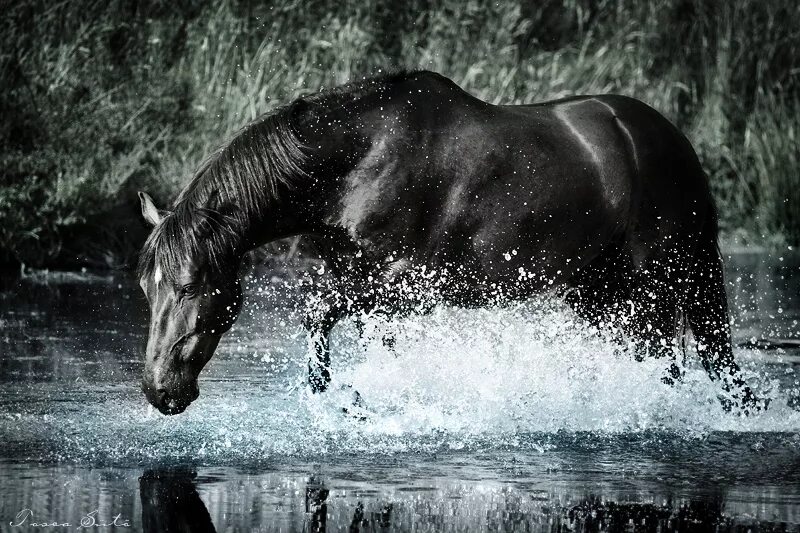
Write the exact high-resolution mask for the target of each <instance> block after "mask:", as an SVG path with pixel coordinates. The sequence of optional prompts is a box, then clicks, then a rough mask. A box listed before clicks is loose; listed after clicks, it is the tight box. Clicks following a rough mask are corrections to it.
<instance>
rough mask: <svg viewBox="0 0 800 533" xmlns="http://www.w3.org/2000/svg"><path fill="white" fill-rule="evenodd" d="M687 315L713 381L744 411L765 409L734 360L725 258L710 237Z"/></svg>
mask: <svg viewBox="0 0 800 533" xmlns="http://www.w3.org/2000/svg"><path fill="white" fill-rule="evenodd" d="M687 316H688V319H689V326H690V328H691V330H692V334H693V335H694V338H695V341H696V342H697V353H698V355H699V356H700V359H701V360H702V362H703V367H704V368H705V370H706V372H708V375H709V376H710V377H711V379H712V380H717V379H722V380H723V386H724V388H725V389H726V390H728V391H732V392H733V397H734V402H735V403H737V404H738V405H737V406H738V407H740V408H742V409H743V410H745V411H750V410H753V409H762V408H764V407H765V405H764V404H763V402H762V401H761V400H759V399H758V398H756V396H755V395H754V394H753V392H752V391H751V390H750V388H749V387H748V386H747V385H746V384H745V382H744V380H743V379H742V377H741V373H740V369H739V365H738V364H737V363H736V361H735V360H734V357H733V348H732V346H731V331H730V325H729V322H728V299H727V295H726V294H725V284H724V279H723V271H722V258H721V257H720V254H719V249H718V248H717V244H716V242H715V238H713V237H711V236H708V235H705V236H702V237H701V242H700V244H699V246H698V249H697V251H696V254H695V265H694V271H693V272H692V275H691V278H690V289H689V294H688V301H687ZM726 407H727V408H730V407H732V406H731V405H726Z"/></svg>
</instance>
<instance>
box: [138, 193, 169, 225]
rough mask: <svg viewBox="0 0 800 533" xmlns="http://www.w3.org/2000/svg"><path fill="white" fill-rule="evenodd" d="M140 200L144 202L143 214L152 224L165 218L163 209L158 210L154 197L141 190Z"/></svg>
mask: <svg viewBox="0 0 800 533" xmlns="http://www.w3.org/2000/svg"><path fill="white" fill-rule="evenodd" d="M139 201H140V202H141V203H142V216H143V217H144V219H145V221H147V223H148V224H150V225H151V226H155V225H157V224H158V223H159V222H161V219H162V218H164V217H163V214H162V212H161V211H159V210H158V208H157V207H156V204H154V203H153V199H152V198H150V195H149V194H147V193H146V192H142V191H139Z"/></svg>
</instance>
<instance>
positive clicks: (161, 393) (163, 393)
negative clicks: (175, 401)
mask: <svg viewBox="0 0 800 533" xmlns="http://www.w3.org/2000/svg"><path fill="white" fill-rule="evenodd" d="M156 398H158V403H159V404H161V405H164V404H165V403H167V401H168V400H169V394H167V389H156Z"/></svg>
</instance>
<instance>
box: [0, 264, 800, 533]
mask: <svg viewBox="0 0 800 533" xmlns="http://www.w3.org/2000/svg"><path fill="white" fill-rule="evenodd" d="M798 265H800V261H799V260H798V257H797V255H792V254H790V253H787V254H785V256H783V257H782V256H781V255H780V254H772V255H766V254H763V253H739V254H736V255H735V256H734V257H732V259H731V260H729V261H728V270H729V272H728V282H729V293H730V295H731V304H732V307H733V312H734V319H735V323H734V332H735V337H736V338H735V340H736V342H737V344H742V345H751V346H756V348H747V347H739V348H737V350H736V353H737V357H738V358H739V359H740V360H741V362H742V364H743V366H744V367H745V369H746V372H747V373H748V375H749V376H750V379H751V381H752V383H753V384H754V385H755V386H757V387H758V390H759V391H760V393H761V394H763V395H765V396H769V397H771V398H772V403H771V406H770V409H769V411H767V412H766V413H763V414H760V415H757V416H753V417H749V418H744V417H740V416H737V415H736V414H732V413H725V412H724V411H722V409H721V407H720V404H719V401H718V398H717V397H718V395H719V393H720V391H719V389H718V387H717V386H716V385H715V384H713V383H711V382H710V381H709V380H708V378H707V377H706V376H705V374H704V373H703V371H702V369H700V368H699V366H698V364H697V361H696V360H695V358H694V356H693V354H692V353H691V352H690V353H689V354H688V357H687V361H686V375H685V378H684V380H683V382H681V383H680V384H678V385H677V386H675V387H668V386H666V385H663V384H662V383H661V380H660V378H661V376H662V375H663V372H664V368H663V367H664V364H663V361H655V360H648V361H645V362H641V363H638V362H636V361H634V360H633V359H632V357H631V356H630V355H629V354H627V353H625V352H624V351H621V350H619V349H617V348H616V347H615V346H614V345H612V344H610V343H608V342H605V341H603V340H601V339H599V338H598V337H597V336H596V335H595V334H594V333H593V332H592V331H590V330H589V329H588V328H586V327H585V326H583V325H582V324H581V323H580V322H579V321H577V320H576V319H575V318H574V316H572V314H571V313H570V311H569V310H568V309H566V308H565V307H564V306H563V305H562V304H560V303H559V302H557V301H553V300H552V299H551V298H547V297H545V298H540V299H538V300H534V301H531V302H526V303H525V304H520V305H514V306H511V307H509V308H503V309H488V310H458V309H436V310H434V312H433V313H431V314H430V315H428V316H424V317H411V318H408V319H404V320H402V321H397V322H392V323H386V322H384V321H381V320H380V319H379V318H371V319H368V320H367V321H366V327H365V328H364V334H363V336H359V335H358V329H357V328H356V327H355V325H354V324H352V323H349V322H347V323H343V324H341V325H340V326H339V327H337V329H336V330H335V334H334V339H333V345H334V352H333V359H334V383H333V388H332V389H333V390H332V391H331V392H330V393H328V394H325V395H323V396H313V395H310V394H308V393H307V392H306V391H305V389H304V387H303V377H304V372H305V356H304V354H305V338H304V335H303V334H302V331H301V329H300V315H299V308H300V305H299V303H298V302H300V301H301V298H302V291H301V290H300V289H297V288H295V286H294V284H293V283H286V279H285V277H283V278H279V277H273V276H270V275H266V276H258V277H255V278H253V279H252V280H250V281H249V282H248V287H247V301H246V304H245V306H246V307H245V311H244V312H243V314H242V316H241V317H240V319H239V321H238V322H237V324H236V326H235V327H234V329H233V330H232V331H231V332H230V334H229V335H228V336H227V337H226V338H225V339H224V341H223V343H222V344H221V345H220V348H219V350H218V352H217V355H215V357H214V359H213V360H212V362H211V363H210V364H209V366H208V367H207V368H206V369H205V370H204V372H203V375H202V377H201V384H200V387H201V396H200V398H199V399H198V400H197V401H196V402H195V403H194V404H192V406H190V407H189V409H188V410H187V411H186V413H184V414H182V415H179V416H176V417H165V416H162V415H160V414H159V413H158V412H156V411H154V410H153V409H151V408H150V407H149V406H148V405H147V404H146V402H145V400H144V397H143V395H142V394H141V392H140V390H139V376H140V374H141V369H142V361H141V359H142V358H141V352H142V350H143V347H144V342H145V337H144V336H145V334H146V327H145V322H146V312H147V310H146V307H145V303H144V299H143V297H142V296H141V295H140V293H139V290H138V287H137V286H136V283H135V281H133V280H130V279H128V278H126V277H124V276H116V277H110V278H101V279H89V280H87V279H82V278H76V279H68V280H61V282H58V283H49V284H47V283H42V282H41V280H36V279H33V280H30V279H29V280H23V281H16V280H15V281H11V280H6V281H5V282H4V283H5V286H4V287H3V290H2V292H0V369H1V370H0V384H1V385H0V387H2V388H0V436H2V443H3V444H2V445H3V448H2V451H0V520H1V521H2V522H0V528H2V529H4V530H6V529H7V530H22V529H24V528H29V527H30V524H31V523H32V522H34V521H37V523H41V522H47V523H52V522H58V523H64V522H69V523H70V524H71V527H74V526H76V525H78V524H80V521H81V519H83V520H84V521H85V523H86V524H88V525H92V523H91V522H90V521H94V525H97V524H100V523H102V524H111V525H106V526H103V527H107V528H111V527H118V528H120V529H123V528H125V527H128V528H131V529H133V530H140V529H145V530H150V531H164V530H168V529H172V530H187V529H188V530H192V531H208V530H210V528H215V529H216V530H217V531H225V530H230V531H239V530H245V531H250V530H256V531H258V530H264V531H269V530H284V531H295V530H296V531H302V530H308V531H312V530H317V531H318V530H321V529H327V530H330V531H337V530H349V531H355V530H362V531H373V530H383V529H387V528H388V529H396V530H405V529H409V528H411V527H412V524H413V525H414V527H415V528H416V529H417V530H421V531H425V530H437V531H438V530H455V531H472V530H497V529H505V530H534V531H538V530H545V531H552V530H559V528H565V527H568V528H572V529H576V530H586V531H594V530H598V529H600V528H601V526H602V527H603V528H605V529H611V530H626V531H627V530H630V531H633V530H641V531H651V530H652V531H655V530H657V529H658V528H660V530H662V531H665V530H666V531H670V530H674V531H686V530H694V531H707V530H709V529H714V528H716V529H717V530H721V531H726V530H740V528H745V529H743V530H746V528H753V530H768V531H773V530H777V531H784V530H786V531H795V530H799V529H800V412H798V409H797V405H798V397H800V382H799V381H798V380H800V376H799V375H798V372H800V350H799V349H797V348H792V347H791V346H792V343H791V342H783V345H784V346H785V347H784V348H781V349H775V346H776V344H777V343H778V341H786V340H792V339H794V340H797V339H798V338H800V326H798V320H799V319H800V316H799V315H800V275H799V274H798ZM387 337H391V338H392V339H393V340H394V343H393V347H387V346H386V345H385V343H384V342H383V339H384V338H387ZM764 338H769V339H771V342H772V344H770V343H764V342H759V340H760V339H764ZM353 388H355V389H357V390H358V391H359V392H360V393H361V394H362V395H363V397H364V399H365V401H366V408H365V409H366V412H365V415H366V420H360V419H356V418H354V417H348V416H346V415H344V414H343V413H342V406H346V405H348V404H349V401H350V395H351V391H352V389H353ZM24 509H30V513H32V515H31V516H28V517H27V518H26V517H25V516H21V517H20V518H16V517H17V513H19V512H20V511H22V510H24ZM93 511H96V514H92V512H93ZM115 517H117V518H116V520H117V521H116V522H114V518H115ZM22 518H25V523H24V524H23V525H21V526H19V527H17V526H13V525H12V524H15V523H17V522H15V520H17V521H21V520H22ZM114 524H115V525H114ZM126 524H127V526H126ZM59 527H61V526H59ZM62 529H63V528H62ZM42 530H53V528H52V527H51V528H44V529H42Z"/></svg>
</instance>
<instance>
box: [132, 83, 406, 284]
mask: <svg viewBox="0 0 800 533" xmlns="http://www.w3.org/2000/svg"><path fill="white" fill-rule="evenodd" d="M411 74H412V73H410V72H405V71H400V72H393V73H389V74H384V75H382V76H378V77H373V78H367V79H364V80H359V81H356V82H353V83H349V84H347V85H343V86H341V87H335V88H331V89H327V90H324V91H320V92H318V93H315V94H311V95H306V96H303V97H301V98H299V99H297V100H295V101H294V102H292V103H291V104H289V105H286V106H282V107H279V108H277V109H275V110H273V111H271V112H269V113H267V114H265V115H262V116H261V117H259V118H257V119H255V120H254V121H252V122H250V123H249V124H247V125H245V126H244V127H243V128H242V129H240V130H239V132H238V133H236V134H235V135H234V136H233V137H232V138H231V139H230V140H229V141H228V142H227V143H225V144H223V145H221V146H220V147H219V148H217V149H216V150H215V151H214V152H212V153H211V154H210V155H209V156H208V157H207V158H206V159H205V161H203V163H202V164H201V165H200V166H199V167H198V169H197V171H196V172H195V173H194V176H193V177H192V179H191V181H190V182H189V183H188V184H187V185H186V187H185V188H184V189H183V190H182V191H181V193H180V194H179V195H178V197H177V199H176V200H175V202H174V204H173V211H172V212H171V213H166V214H165V216H164V217H163V220H162V221H161V222H160V223H159V224H158V225H157V226H156V227H155V228H154V229H153V231H152V232H151V234H150V236H149V237H148V239H147V241H146V242H145V244H144V247H143V248H142V252H141V254H140V256H139V264H138V269H137V270H138V273H139V275H140V276H144V275H149V274H151V273H152V272H153V271H154V270H155V269H156V268H157V267H158V268H159V269H160V270H161V272H162V274H163V275H164V276H165V277H166V278H167V279H170V280H172V281H175V276H176V275H177V274H178V268H179V266H180V265H181V264H182V263H183V262H184V261H185V260H186V259H187V258H190V257H196V256H197V254H198V253H200V252H203V253H204V254H205V256H206V257H207V258H208V261H209V263H211V264H212V265H215V266H220V265H222V264H223V262H224V259H225V255H226V254H229V253H230V252H231V251H232V250H233V249H235V248H237V247H239V246H241V245H242V243H241V238H242V232H243V229H242V228H243V225H244V224H245V223H246V222H247V221H248V220H250V219H251V217H252V216H253V215H258V213H259V212H260V211H261V210H263V209H264V206H267V205H269V204H270V202H273V201H276V200H278V199H279V195H280V191H281V189H282V188H284V187H292V186H293V185H294V184H295V183H296V182H297V181H298V180H300V179H302V178H304V177H306V176H307V172H306V171H305V170H304V169H305V166H306V165H305V162H306V159H307V157H308V153H307V150H306V147H305V146H304V144H303V142H302V140H301V139H300V138H299V136H298V133H297V128H296V126H295V122H294V121H295V120H296V118H297V117H296V114H297V112H298V110H301V109H302V108H303V106H302V105H301V104H312V107H315V108H328V109H331V108H335V107H340V106H342V105H345V104H346V103H348V102H353V101H355V100H358V99H360V98H362V97H364V96H366V95H368V94H373V93H374V92H376V91H379V90H383V89H384V88H386V87H387V86H389V85H391V84H392V83H394V82H397V81H400V80H402V79H405V78H406V77H408V76H409V75H411ZM212 196H218V198H219V199H220V201H221V202H223V203H228V204H232V205H233V206H235V209H233V210H231V211H230V212H225V213H223V212H220V211H217V210H216V208H213V207H209V206H207V205H206V204H207V202H208V199H209V198H210V197H212ZM200 228H202V230H200V231H198V230H199V229H200ZM239 252H240V253H243V252H244V250H239Z"/></svg>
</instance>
